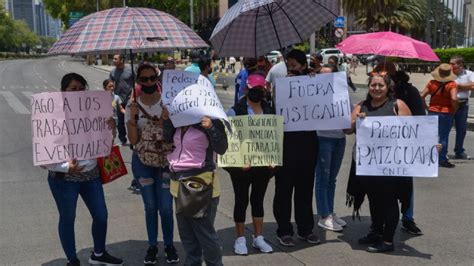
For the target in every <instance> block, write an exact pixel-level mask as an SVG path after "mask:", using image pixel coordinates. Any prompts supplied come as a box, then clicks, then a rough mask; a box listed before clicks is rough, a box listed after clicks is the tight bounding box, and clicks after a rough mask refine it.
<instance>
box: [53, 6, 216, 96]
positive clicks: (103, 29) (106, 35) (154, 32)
mask: <svg viewBox="0 0 474 266" xmlns="http://www.w3.org/2000/svg"><path fill="white" fill-rule="evenodd" d="M207 46H208V45H207V44H206V42H204V41H203V40H202V39H201V38H200V37H199V36H198V35H197V34H196V33H195V32H194V31H193V30H192V29H191V28H189V27H188V26H186V24H184V23H183V22H181V21H180V20H178V19H177V18H175V17H173V16H172V15H170V14H167V13H165V12H161V11H158V10H156V9H151V8H141V7H137V8H132V7H121V8H111V9H106V10H103V11H100V12H96V13H92V14H90V15H88V16H86V17H84V18H82V19H81V20H79V21H78V22H76V23H74V25H73V26H72V27H71V28H70V29H69V30H67V31H66V32H65V33H64V34H63V35H62V36H61V38H60V39H59V40H58V41H57V42H55V43H54V44H53V46H52V47H51V49H50V50H49V51H48V54H49V55H59V54H76V55H81V54H92V53H122V52H123V51H125V50H129V51H130V59H131V65H132V69H133V53H132V50H133V51H134V52H151V51H158V50H170V49H176V48H182V49H185V48H200V47H207ZM132 80H133V83H134V84H135V76H134V72H133V71H132ZM133 87H135V85H134V86H133ZM133 93H134V94H135V90H133ZM134 98H135V99H136V97H134Z"/></svg>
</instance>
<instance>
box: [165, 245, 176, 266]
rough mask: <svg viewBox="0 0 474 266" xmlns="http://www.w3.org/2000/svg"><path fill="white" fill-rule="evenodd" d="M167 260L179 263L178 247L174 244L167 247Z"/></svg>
mask: <svg viewBox="0 0 474 266" xmlns="http://www.w3.org/2000/svg"><path fill="white" fill-rule="evenodd" d="M165 254H166V262H167V263H169V264H172V263H178V262H179V257H178V253H177V252H176V249H175V248H174V247H173V246H167V247H165Z"/></svg>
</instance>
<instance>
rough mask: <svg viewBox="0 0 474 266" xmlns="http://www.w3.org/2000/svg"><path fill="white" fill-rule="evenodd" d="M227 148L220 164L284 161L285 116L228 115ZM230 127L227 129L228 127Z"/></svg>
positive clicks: (267, 163)
mask: <svg viewBox="0 0 474 266" xmlns="http://www.w3.org/2000/svg"><path fill="white" fill-rule="evenodd" d="M229 123H230V124H231V127H232V132H229V131H226V133H227V142H228V144H229V146H228V149H227V151H226V153H225V154H224V155H220V156H218V162H219V166H220V167H245V166H276V165H282V164H283V117H281V116H276V115H253V116H247V115H243V116H234V117H229ZM226 130H227V129H226Z"/></svg>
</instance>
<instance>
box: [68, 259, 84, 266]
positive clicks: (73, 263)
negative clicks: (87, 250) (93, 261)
mask: <svg viewBox="0 0 474 266" xmlns="http://www.w3.org/2000/svg"><path fill="white" fill-rule="evenodd" d="M80 265H81V262H80V261H79V260H78V259H73V260H70V261H68V262H67V264H66V266H80Z"/></svg>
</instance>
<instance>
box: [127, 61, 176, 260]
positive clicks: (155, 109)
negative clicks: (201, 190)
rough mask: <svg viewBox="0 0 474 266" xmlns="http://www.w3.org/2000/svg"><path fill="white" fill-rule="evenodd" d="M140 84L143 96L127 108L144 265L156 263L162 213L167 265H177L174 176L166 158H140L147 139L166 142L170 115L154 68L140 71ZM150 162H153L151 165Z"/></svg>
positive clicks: (141, 68)
mask: <svg viewBox="0 0 474 266" xmlns="http://www.w3.org/2000/svg"><path fill="white" fill-rule="evenodd" d="M137 82H138V84H139V85H140V86H141V93H140V95H139V96H137V100H136V101H133V102H131V103H130V104H129V106H128V107H127V110H126V113H125V121H127V132H128V139H129V141H130V144H132V145H134V151H133V155H132V172H133V176H134V178H135V180H136V181H137V183H138V185H139V187H140V191H141V195H142V198H143V204H144V206H145V222H146V229H147V233H148V245H149V247H148V250H147V252H146V255H145V259H144V263H145V264H155V263H156V256H157V253H158V247H157V245H158V211H159V213H160V217H161V229H162V232H163V240H164V246H165V254H166V261H167V262H168V263H176V262H178V261H179V258H178V254H177V253H176V249H175V248H174V246H173V205H172V203H173V200H172V196H171V193H170V178H169V176H170V175H169V169H168V167H167V160H166V157H165V154H162V153H160V152H155V153H153V152H152V153H150V154H147V155H146V156H145V157H143V156H139V151H140V152H141V147H142V145H143V141H145V139H146V138H144V136H145V135H146V136H147V137H149V136H152V138H153V137H154V138H160V137H161V138H162V134H160V133H159V132H158V131H159V130H160V129H162V127H163V124H162V121H163V119H167V118H168V112H167V111H166V109H163V104H162V102H161V91H160V90H159V89H157V86H158V73H157V71H156V68H155V67H154V66H152V65H150V64H143V65H141V66H140V67H138V70H137ZM149 123H158V125H159V126H158V128H156V127H155V128H154V129H153V131H155V130H156V132H149V131H150V125H149ZM140 142H141V143H140ZM153 143H154V142H153ZM150 158H153V159H152V160H151V161H150ZM158 158H161V159H160V160H161V161H160V162H158ZM155 159H156V160H155ZM163 160H164V161H163Z"/></svg>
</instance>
